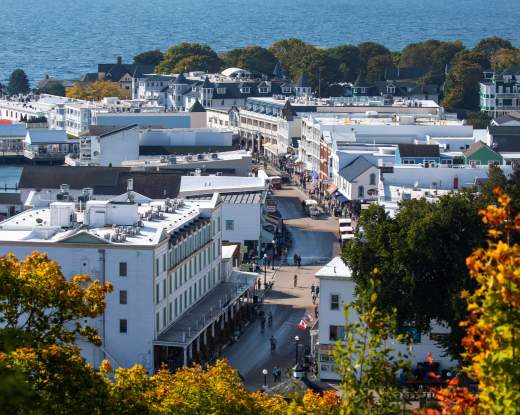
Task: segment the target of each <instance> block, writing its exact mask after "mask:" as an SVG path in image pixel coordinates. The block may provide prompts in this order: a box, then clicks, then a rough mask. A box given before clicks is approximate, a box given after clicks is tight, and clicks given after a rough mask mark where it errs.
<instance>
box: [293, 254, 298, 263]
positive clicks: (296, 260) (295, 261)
mask: <svg viewBox="0 0 520 415" xmlns="http://www.w3.org/2000/svg"><path fill="white" fill-rule="evenodd" d="M293 261H294V265H298V254H296V253H295V254H294V255H293Z"/></svg>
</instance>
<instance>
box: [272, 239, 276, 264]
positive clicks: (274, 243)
mask: <svg viewBox="0 0 520 415" xmlns="http://www.w3.org/2000/svg"><path fill="white" fill-rule="evenodd" d="M272 244H273V262H272V264H271V265H272V268H271V269H274V251H275V247H276V240H274V239H273V241H272Z"/></svg>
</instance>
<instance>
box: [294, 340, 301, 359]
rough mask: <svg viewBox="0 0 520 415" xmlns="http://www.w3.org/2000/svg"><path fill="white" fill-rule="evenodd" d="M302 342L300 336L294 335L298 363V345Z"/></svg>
mask: <svg viewBox="0 0 520 415" xmlns="http://www.w3.org/2000/svg"><path fill="white" fill-rule="evenodd" d="M299 342H300V337H298V336H294V344H295V346H296V347H295V352H296V353H295V364H296V365H297V364H298V346H299V345H300V344H299Z"/></svg>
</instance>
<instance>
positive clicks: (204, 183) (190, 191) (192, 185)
mask: <svg viewBox="0 0 520 415" xmlns="http://www.w3.org/2000/svg"><path fill="white" fill-rule="evenodd" d="M263 190H265V179H263V178H261V177H249V176H182V178H181V188H180V191H179V195H180V196H182V197H185V196H192V195H197V194H209V193H214V192H218V193H230V192H253V191H263Z"/></svg>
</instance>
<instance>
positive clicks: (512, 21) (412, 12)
mask: <svg viewBox="0 0 520 415" xmlns="http://www.w3.org/2000/svg"><path fill="white" fill-rule="evenodd" d="M0 5H1V10H2V18H1V20H0V39H2V45H1V48H0V80H1V79H4V80H5V79H6V78H7V77H8V76H9V74H10V72H11V71H12V70H13V69H14V68H17V67H21V68H23V69H25V70H26V72H27V73H28V75H29V77H30V79H31V81H33V83H34V81H37V80H39V79H42V77H43V76H44V74H45V73H48V74H49V75H51V76H53V77H64V78H71V79H74V78H77V77H78V76H79V74H81V73H84V72H89V71H90V72H93V71H95V69H96V65H97V63H100V62H112V61H115V58H116V56H117V55H122V56H123V57H124V59H125V60H128V61H130V60H131V58H132V57H133V56H134V55H135V54H136V53H138V52H140V51H144V50H149V49H154V48H160V49H163V50H164V49H166V48H167V47H168V46H170V45H172V44H175V43H178V42H182V41H189V42H204V43H208V44H209V45H210V46H212V47H213V48H214V49H215V50H217V51H222V50H226V49H230V48H234V47H238V46H246V45H251V44H258V45H262V46H268V45H270V44H271V43H272V42H273V41H275V40H277V39H281V38H288V37H298V38H301V39H303V40H305V41H307V42H310V43H313V44H315V45H319V46H333V45H337V44H343V43H353V44H357V43H360V42H363V41H376V42H380V43H383V44H385V45H386V46H387V47H389V48H391V49H399V48H402V47H403V45H406V44H408V43H411V42H416V41H420V40H426V39H431V38H435V39H440V40H454V39H461V40H462V41H464V43H465V44H467V45H469V46H472V45H474V44H475V43H476V42H477V41H478V40H479V39H481V38H483V37H486V36H494V35H497V36H501V37H504V38H508V39H510V40H512V41H513V43H515V44H516V45H518V44H519V43H520V42H519V41H520V30H519V29H520V7H518V0H493V1H489V0H433V1H432V0H393V1H390V0H261V1H260V0H88V1H85V0H0Z"/></svg>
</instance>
